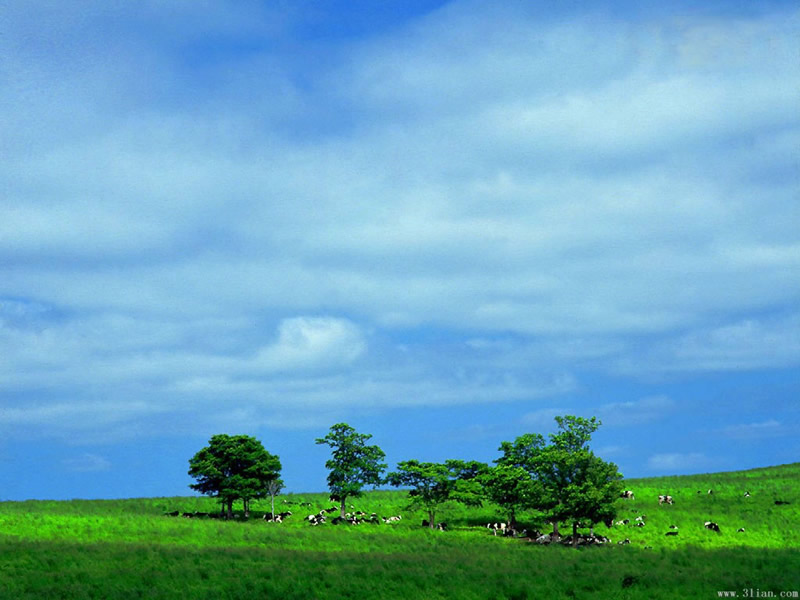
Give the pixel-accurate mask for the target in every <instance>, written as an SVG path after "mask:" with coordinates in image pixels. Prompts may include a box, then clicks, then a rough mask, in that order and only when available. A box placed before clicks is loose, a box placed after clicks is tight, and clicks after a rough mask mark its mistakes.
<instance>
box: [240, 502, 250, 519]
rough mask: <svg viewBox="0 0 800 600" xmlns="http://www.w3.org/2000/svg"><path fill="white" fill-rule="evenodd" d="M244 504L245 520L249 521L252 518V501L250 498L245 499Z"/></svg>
mask: <svg viewBox="0 0 800 600" xmlns="http://www.w3.org/2000/svg"><path fill="white" fill-rule="evenodd" d="M242 502H243V503H244V518H245V519H249V518H250V499H249V498H245V499H243V500H242Z"/></svg>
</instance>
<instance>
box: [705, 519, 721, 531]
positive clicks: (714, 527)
mask: <svg viewBox="0 0 800 600" xmlns="http://www.w3.org/2000/svg"><path fill="white" fill-rule="evenodd" d="M703 527H705V528H706V529H708V530H710V531H716V532H717V533H721V531H720V530H719V525H717V524H716V523H714V521H706V522H705V523H704V524H703Z"/></svg>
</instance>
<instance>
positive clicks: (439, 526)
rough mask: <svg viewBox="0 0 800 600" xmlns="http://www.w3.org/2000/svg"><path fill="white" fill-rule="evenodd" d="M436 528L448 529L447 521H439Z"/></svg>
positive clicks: (440, 529)
mask: <svg viewBox="0 0 800 600" xmlns="http://www.w3.org/2000/svg"><path fill="white" fill-rule="evenodd" d="M436 529H438V530H439V531H447V523H444V522H443V523H439V524H438V525H437V526H436Z"/></svg>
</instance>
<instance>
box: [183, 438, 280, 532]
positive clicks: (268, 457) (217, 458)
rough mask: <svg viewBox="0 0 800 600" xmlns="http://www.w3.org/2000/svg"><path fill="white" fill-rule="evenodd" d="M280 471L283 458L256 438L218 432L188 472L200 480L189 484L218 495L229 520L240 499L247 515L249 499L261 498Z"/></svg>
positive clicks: (199, 453) (192, 460)
mask: <svg viewBox="0 0 800 600" xmlns="http://www.w3.org/2000/svg"><path fill="white" fill-rule="evenodd" d="M280 470H281V462H280V459H279V458H278V457H277V456H275V455H273V454H270V453H269V452H267V451H266V450H265V449H264V446H263V445H262V444H261V442H260V441H258V440H257V439H256V438H254V437H251V436H247V435H233V436H231V435H227V434H218V435H214V436H212V437H211V439H210V440H209V442H208V446H206V447H205V448H203V449H202V450H200V451H199V452H197V454H195V455H194V456H193V457H192V458H191V459H190V460H189V475H191V476H192V477H194V478H195V479H196V480H197V483H193V484H190V485H189V487H190V488H192V489H193V490H197V491H198V492H200V493H202V494H206V495H208V496H214V497H216V498H218V499H219V501H220V503H221V504H222V510H223V512H225V511H226V509H227V518H229V519H230V518H231V517H232V516H233V503H234V502H235V501H236V500H238V499H241V500H242V502H243V504H244V510H245V516H248V515H249V510H250V500H251V499H253V498H259V497H262V496H263V495H264V493H265V492H264V490H265V487H266V485H267V484H268V483H269V481H270V480H272V479H277V478H278V476H279V474H280Z"/></svg>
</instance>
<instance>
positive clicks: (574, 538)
mask: <svg viewBox="0 0 800 600" xmlns="http://www.w3.org/2000/svg"><path fill="white" fill-rule="evenodd" d="M572 547H573V548H577V547H578V522H577V521H573V522H572Z"/></svg>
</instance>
